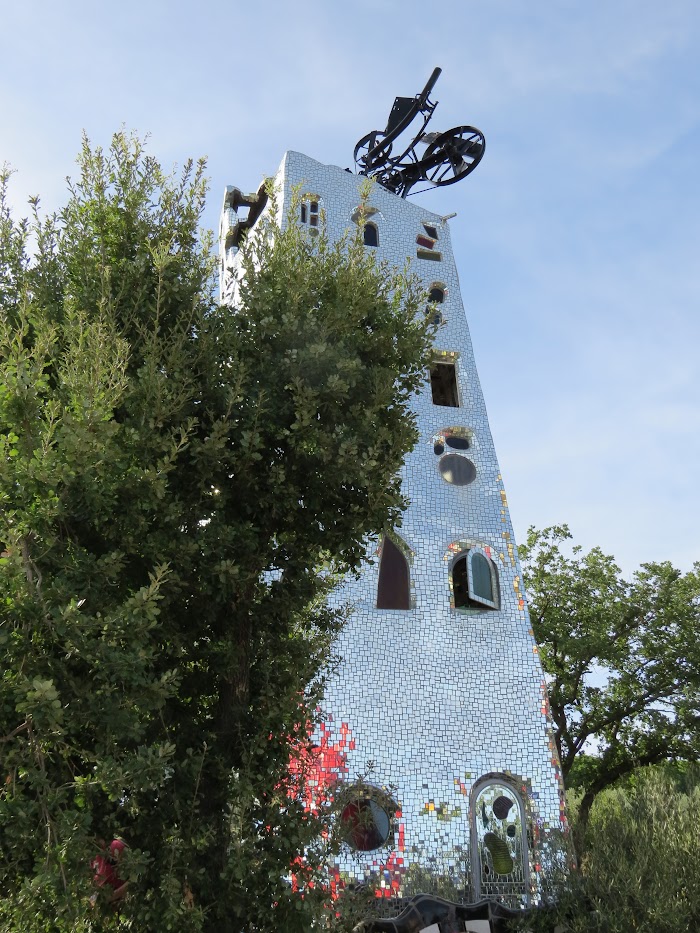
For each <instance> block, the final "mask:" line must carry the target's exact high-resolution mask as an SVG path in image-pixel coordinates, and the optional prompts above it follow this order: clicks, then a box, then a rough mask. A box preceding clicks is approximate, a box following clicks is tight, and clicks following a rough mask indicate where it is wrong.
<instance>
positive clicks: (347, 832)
mask: <svg viewBox="0 0 700 933" xmlns="http://www.w3.org/2000/svg"><path fill="white" fill-rule="evenodd" d="M340 821H341V823H342V824H343V836H344V838H345V841H346V842H347V843H348V845H349V846H350V847H351V848H352V849H356V850H357V851H358V852H371V851H372V850H373V849H379V848H381V846H383V845H384V844H385V843H386V842H387V840H388V839H389V836H390V835H391V816H390V814H389V812H388V811H387V810H386V809H385V808H384V807H383V806H381V805H380V804H379V803H378V802H377V801H376V800H372V798H371V797H363V798H361V799H358V800H352V801H350V803H348V804H346V805H345V807H344V808H343V812H342V813H341V815H340Z"/></svg>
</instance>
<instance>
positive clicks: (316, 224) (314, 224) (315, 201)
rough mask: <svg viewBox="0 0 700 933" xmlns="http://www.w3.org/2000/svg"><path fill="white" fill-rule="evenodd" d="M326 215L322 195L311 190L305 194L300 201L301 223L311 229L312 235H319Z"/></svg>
mask: <svg viewBox="0 0 700 933" xmlns="http://www.w3.org/2000/svg"><path fill="white" fill-rule="evenodd" d="M324 217H325V212H324V209H323V199H322V198H321V195H320V194H313V193H311V192H307V193H306V194H304V195H303V196H302V198H301V201H300V202H299V223H300V224H301V225H302V226H303V227H305V228H306V229H307V230H308V231H309V233H310V234H311V236H318V233H319V229H320V228H321V227H322V225H323V221H324Z"/></svg>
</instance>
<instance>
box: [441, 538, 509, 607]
mask: <svg viewBox="0 0 700 933" xmlns="http://www.w3.org/2000/svg"><path fill="white" fill-rule="evenodd" d="M452 592H453V595H454V601H455V609H460V608H470V607H471V608H480V607H481V606H486V607H487V608H489V609H498V578H497V575H496V568H495V567H494V565H493V562H492V561H491V560H490V559H489V558H488V557H487V555H486V554H485V553H484V552H483V550H482V549H481V548H478V547H474V548H470V549H469V550H468V551H466V552H464V553H462V554H460V556H459V557H458V558H457V560H455V562H454V563H453V564H452Z"/></svg>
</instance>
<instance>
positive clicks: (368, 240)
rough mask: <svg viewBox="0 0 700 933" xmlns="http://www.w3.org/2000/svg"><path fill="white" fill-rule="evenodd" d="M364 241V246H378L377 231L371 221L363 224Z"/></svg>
mask: <svg viewBox="0 0 700 933" xmlns="http://www.w3.org/2000/svg"><path fill="white" fill-rule="evenodd" d="M364 241H365V246H379V230H377V225H376V224H373V223H372V222H371V221H370V222H368V223H366V224H365V229H364Z"/></svg>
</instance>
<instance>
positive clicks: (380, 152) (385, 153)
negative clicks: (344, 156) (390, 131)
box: [355, 131, 391, 172]
mask: <svg viewBox="0 0 700 933" xmlns="http://www.w3.org/2000/svg"><path fill="white" fill-rule="evenodd" d="M382 139H383V134H382V133H377V132H376V131H375V132H374V133H368V134H367V135H366V136H363V137H362V139H361V140H360V141H359V142H358V144H357V145H356V146H355V164H356V165H361V166H362V169H363V171H364V172H371V171H372V170H373V169H376V168H379V167H380V166H382V165H383V164H384V163H385V162H386V161H387V160H388V158H389V156H390V155H391V142H385V143H382ZM377 146H379V148H378V149H377V151H376V152H375V153H374V154H373V156H372V160H371V161H370V162H369V163H368V162H367V156H368V155H369V153H370V152H371V151H372V150H373V149H375V148H376V147H377Z"/></svg>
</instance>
